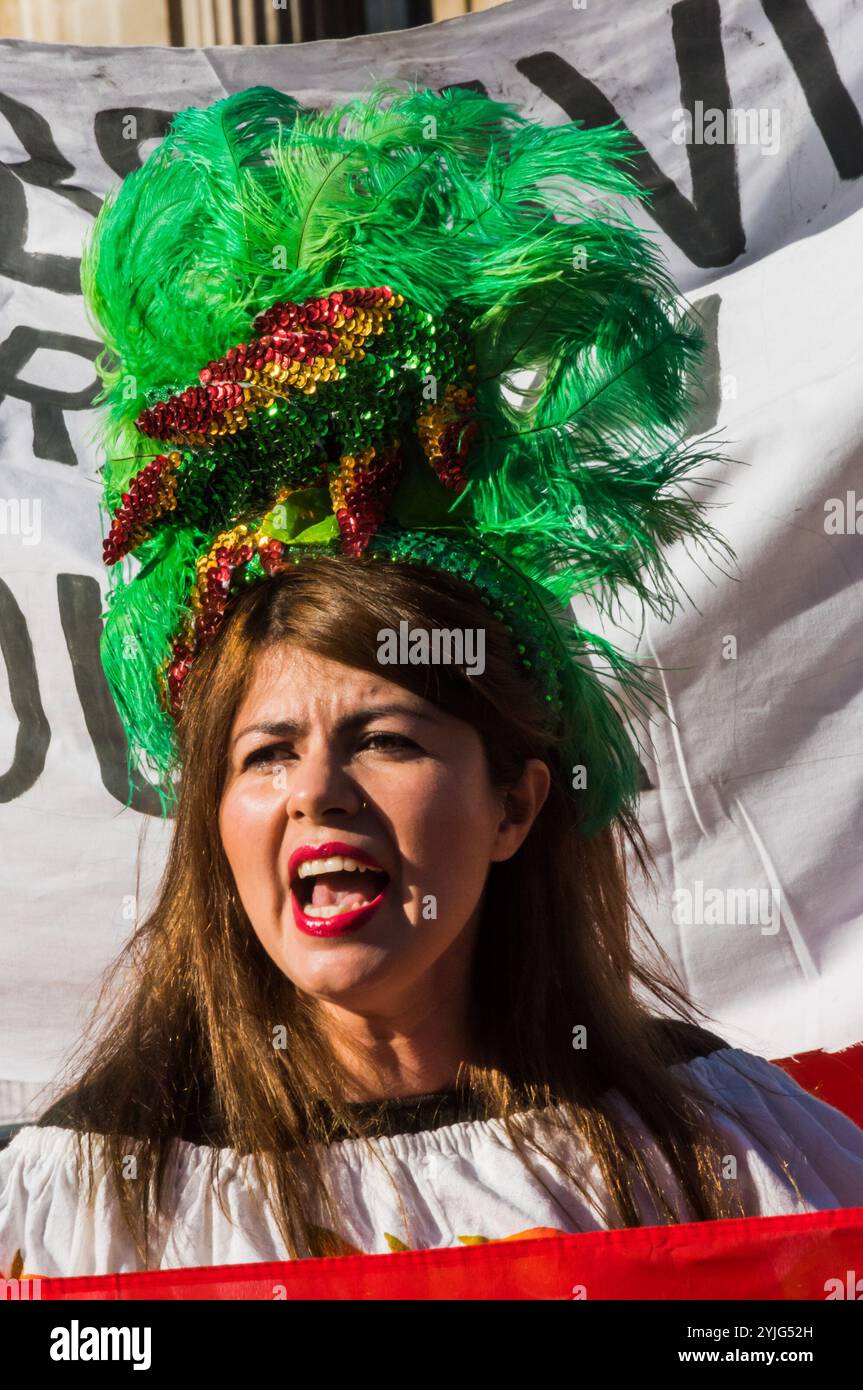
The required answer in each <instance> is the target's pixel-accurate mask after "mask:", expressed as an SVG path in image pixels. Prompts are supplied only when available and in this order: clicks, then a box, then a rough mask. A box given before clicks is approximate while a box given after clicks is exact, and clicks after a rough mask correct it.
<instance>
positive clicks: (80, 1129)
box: [36, 1084, 224, 1146]
mask: <svg viewBox="0 0 863 1390" xmlns="http://www.w3.org/2000/svg"><path fill="white" fill-rule="evenodd" d="M36 1127H37V1128H40V1129H44V1128H47V1129H63V1130H72V1131H75V1132H77V1133H80V1134H94V1135H105V1136H107V1135H113V1134H122V1135H125V1136H128V1137H129V1138H132V1139H136V1138H147V1137H150V1136H151V1135H152V1133H153V1129H152V1125H151V1123H149V1122H148V1117H147V1115H146V1114H145V1113H143V1112H142V1108H141V1107H134V1106H128V1105H127V1106H124V1107H123V1108H122V1110H121V1109H119V1108H118V1107H117V1106H115V1105H113V1104H111V1103H110V1102H109V1101H108V1100H107V1099H106V1098H105V1095H104V1091H102V1090H96V1089H95V1088H93V1087H86V1086H81V1085H79V1086H75V1087H73V1088H72V1089H71V1090H69V1091H67V1092H65V1094H64V1095H62V1096H60V1097H59V1099H57V1100H56V1101H54V1103H53V1104H52V1105H51V1106H49V1108H48V1109H47V1110H46V1111H45V1113H44V1114H43V1115H41V1116H40V1117H39V1119H38V1120H37V1121H36ZM222 1128H223V1127H222V1124H221V1119H220V1116H219V1114H218V1109H217V1106H216V1105H215V1103H214V1100H213V1096H212V1092H211V1090H210V1088H209V1087H208V1086H207V1085H205V1084H201V1085H200V1086H199V1085H193V1086H190V1087H189V1088H188V1090H187V1091H186V1093H185V1097H184V1103H183V1105H182V1107H178V1108H177V1112H176V1114H175V1115H174V1116H173V1118H171V1119H168V1120H165V1121H164V1123H163V1128H162V1137H163V1138H165V1139H181V1140H183V1141H184V1142H185V1143H188V1144H196V1145H208V1146H212V1145H216V1146H219V1145H220V1144H222V1143H223V1142H224V1141H223V1135H222Z"/></svg>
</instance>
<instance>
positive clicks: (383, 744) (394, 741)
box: [361, 732, 419, 750]
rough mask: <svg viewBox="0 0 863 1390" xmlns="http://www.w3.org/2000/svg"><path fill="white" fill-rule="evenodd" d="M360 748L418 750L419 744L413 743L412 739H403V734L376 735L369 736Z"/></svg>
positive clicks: (381, 733)
mask: <svg viewBox="0 0 863 1390" xmlns="http://www.w3.org/2000/svg"><path fill="white" fill-rule="evenodd" d="M361 747H362V748H364V749H365V748H374V747H377V748H393V749H396V750H398V749H411V748H413V749H417V750H418V749H419V744H418V743H414V741H413V739H410V738H405V736H404V734H387V733H383V732H380V733H376V734H369V735H368V736H367V737H366V738H365V739H364V740H363V742H362V744H361Z"/></svg>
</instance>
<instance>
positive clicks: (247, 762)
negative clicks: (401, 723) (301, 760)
mask: <svg viewBox="0 0 863 1390" xmlns="http://www.w3.org/2000/svg"><path fill="white" fill-rule="evenodd" d="M373 739H375V740H383V741H384V742H385V743H386V744H387V745H388V746H389V747H390V748H393V749H395V748H404V749H407V748H417V749H418V748H419V744H417V743H414V741H413V739H410V738H406V737H405V736H404V734H393V733H387V732H385V731H384V730H381V731H380V732H378V733H371V734H368V735H367V738H366V742H365V744H364V745H363V748H368V747H370V745H371V741H372V740H373ZM290 752H291V750H290V748H289V747H288V745H287V744H285V743H271V744H266V745H264V747H262V748H255V749H253V750H252V752H251V753H249V754H248V756H247V757H246V758H245V759H244V760H243V767H244V768H248V767H253V766H254V765H255V764H261V763H269V762H272V761H273V755H274V754H276V753H282V754H284V753H288V754H290Z"/></svg>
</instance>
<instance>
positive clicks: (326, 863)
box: [291, 855, 389, 922]
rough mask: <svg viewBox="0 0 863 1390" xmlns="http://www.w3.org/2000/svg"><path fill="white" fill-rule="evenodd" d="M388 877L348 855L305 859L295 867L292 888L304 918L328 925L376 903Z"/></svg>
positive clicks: (384, 872)
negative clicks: (328, 922)
mask: <svg viewBox="0 0 863 1390" xmlns="http://www.w3.org/2000/svg"><path fill="white" fill-rule="evenodd" d="M388 883H389V874H388V873H387V872H386V870H384V869H381V868H379V867H378V866H376V865H372V864H365V863H361V862H360V861H359V860H358V859H351V858H349V857H348V856H347V855H333V856H330V857H327V858H322V859H304V860H303V861H302V862H301V863H299V864H298V865H297V866H296V869H295V871H294V874H293V877H292V880H291V888H292V890H293V893H294V897H295V898H296V900H297V903H298V904H299V906H300V908H301V909H302V912H303V915H304V916H305V917H307V918H311V919H312V920H315V921H322V922H323V921H329V920H331V919H332V918H339V917H342V916H345V915H346V914H347V913H352V912H356V911H357V910H358V909H360V908H364V907H368V906H369V905H370V904H371V903H373V902H375V901H376V900H377V899H379V898H380V897H381V895H382V893H383V892H384V890H385V888H386V886H387V884H388Z"/></svg>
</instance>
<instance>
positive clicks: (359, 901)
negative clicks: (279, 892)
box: [311, 869, 379, 907]
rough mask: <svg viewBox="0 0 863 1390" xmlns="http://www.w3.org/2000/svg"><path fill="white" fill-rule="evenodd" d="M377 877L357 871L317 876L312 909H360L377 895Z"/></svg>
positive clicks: (313, 890) (343, 871)
mask: <svg viewBox="0 0 863 1390" xmlns="http://www.w3.org/2000/svg"><path fill="white" fill-rule="evenodd" d="M378 891H379V890H378V886H377V876H375V877H373V876H372V875H371V874H370V873H360V871H359V869H355V870H351V871H350V872H348V871H347V870H344V869H342V870H340V871H339V872H338V873H334V874H318V875H316V877H315V886H314V888H313V889H312V903H311V905H312V907H336V906H338V907H362V905H363V904H364V903H370V902H371V900H372V898H376V897H377V895H378Z"/></svg>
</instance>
